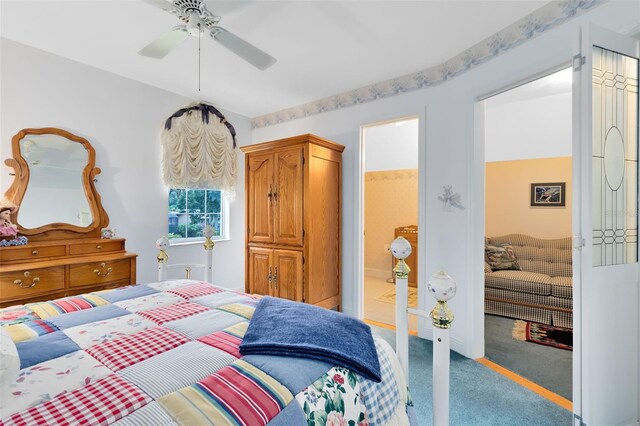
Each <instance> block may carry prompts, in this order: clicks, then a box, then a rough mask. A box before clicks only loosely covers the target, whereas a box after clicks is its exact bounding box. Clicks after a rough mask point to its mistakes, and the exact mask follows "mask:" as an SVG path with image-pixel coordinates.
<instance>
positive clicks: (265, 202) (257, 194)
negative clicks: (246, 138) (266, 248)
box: [246, 154, 275, 243]
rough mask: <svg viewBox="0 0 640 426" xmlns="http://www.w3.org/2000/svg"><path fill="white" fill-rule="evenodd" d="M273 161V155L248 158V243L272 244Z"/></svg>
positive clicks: (257, 155) (258, 155)
mask: <svg viewBox="0 0 640 426" xmlns="http://www.w3.org/2000/svg"><path fill="white" fill-rule="evenodd" d="M273 161H274V158H273V154H254V155H250V156H249V160H248V164H247V167H248V169H249V173H248V181H247V206H246V208H247V211H248V220H249V223H248V236H249V241H250V242H257V243H271V242H273V209H272V205H273V203H274V202H275V201H274V199H273V198H274V197H273V193H274V185H273Z"/></svg>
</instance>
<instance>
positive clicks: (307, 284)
mask: <svg viewBox="0 0 640 426" xmlns="http://www.w3.org/2000/svg"><path fill="white" fill-rule="evenodd" d="M241 149H242V151H243V152H244V153H245V154H246V156H245V173H246V179H245V186H246V187H245V189H246V223H247V227H246V229H247V234H246V242H247V250H246V256H247V258H246V260H247V261H246V275H245V277H246V283H245V291H246V292H247V293H257V294H266V295H271V296H276V297H282V298H285V299H290V300H296V301H300V302H305V303H310V304H314V305H318V306H322V307H325V308H328V309H332V308H336V309H338V310H340V304H341V275H340V269H341V257H340V253H341V211H342V151H344V146H342V145H338V144H336V143H334V142H331V141H328V140H326V139H322V138H319V137H318V136H314V135H311V134H306V135H300V136H295V137H291V138H286V139H280V140H276V141H272V142H265V143H260V144H256V145H250V146H245V147H242V148H241Z"/></svg>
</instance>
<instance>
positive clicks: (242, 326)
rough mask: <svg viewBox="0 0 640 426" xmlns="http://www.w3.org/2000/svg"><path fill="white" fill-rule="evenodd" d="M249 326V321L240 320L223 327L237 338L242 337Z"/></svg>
mask: <svg viewBox="0 0 640 426" xmlns="http://www.w3.org/2000/svg"><path fill="white" fill-rule="evenodd" d="M248 327H249V323H248V322H247V321H242V322H239V323H237V324H234V325H232V326H231V327H227V328H225V329H224V331H226V332H227V333H229V334H231V335H233V336H236V337H237V338H239V339H242V338H243V337H244V335H245V334H246V333H247V328H248Z"/></svg>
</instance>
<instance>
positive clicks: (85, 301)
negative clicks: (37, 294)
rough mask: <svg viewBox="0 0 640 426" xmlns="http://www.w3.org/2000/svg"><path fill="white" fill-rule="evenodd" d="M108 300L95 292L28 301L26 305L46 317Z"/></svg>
mask: <svg viewBox="0 0 640 426" xmlns="http://www.w3.org/2000/svg"><path fill="white" fill-rule="evenodd" d="M108 303H109V302H107V301H106V300H104V299H103V298H102V297H100V296H96V295H95V294H84V295H82V296H75V297H66V298H64V299H56V300H53V301H50V302H38V303H29V304H27V305H26V306H27V307H28V308H30V309H31V310H32V311H33V312H35V314H36V315H38V316H39V317H40V318H42V319H47V318H49V317H53V316H56V315H61V314H66V313H67V312H75V311H81V310H83V309H90V308H93V307H96V306H101V305H106V304H108Z"/></svg>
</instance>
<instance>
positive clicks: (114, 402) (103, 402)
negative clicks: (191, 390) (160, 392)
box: [4, 374, 151, 426]
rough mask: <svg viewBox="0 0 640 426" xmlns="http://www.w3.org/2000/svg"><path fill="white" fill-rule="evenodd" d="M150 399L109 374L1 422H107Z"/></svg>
mask: <svg viewBox="0 0 640 426" xmlns="http://www.w3.org/2000/svg"><path fill="white" fill-rule="evenodd" d="M149 402H151V399H150V398H149V397H148V396H147V395H145V394H144V392H142V391H141V390H140V389H138V388H137V387H135V386H134V385H132V384H131V383H129V382H127V381H126V380H124V379H123V378H122V377H119V376H117V375H114V374H112V375H110V376H107V377H105V378H103V379H100V380H98V381H97V382H94V383H90V384H88V385H87V386H84V387H82V388H80V389H76V390H74V391H71V392H67V393H63V394H62V395H59V396H57V397H56V398H54V399H52V400H50V401H47V402H45V403H42V404H39V405H36V406H35V407H32V408H30V409H28V410H26V411H22V412H20V413H16V414H14V415H12V416H11V417H8V418H6V419H5V420H4V426H24V425H74V424H79V425H108V424H110V423H113V422H115V421H116V420H118V419H121V418H122V417H124V416H126V415H128V414H130V413H131V412H133V411H135V410H136V409H138V408H141V407H143V406H144V405H146V404H147V403H149Z"/></svg>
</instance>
